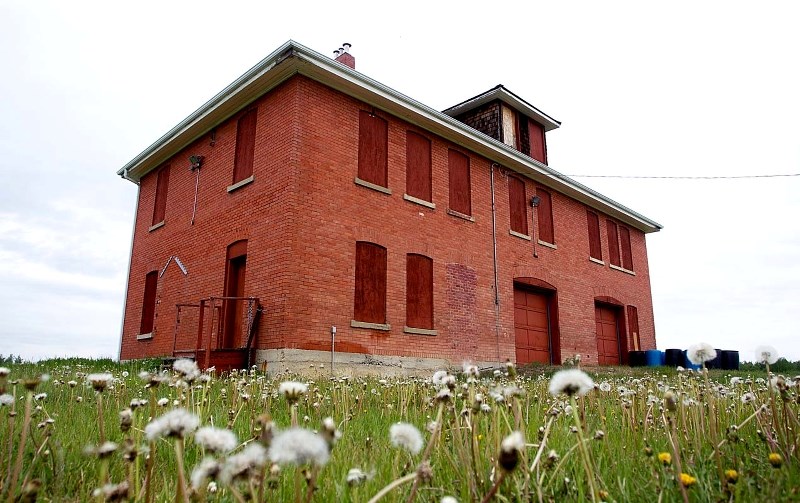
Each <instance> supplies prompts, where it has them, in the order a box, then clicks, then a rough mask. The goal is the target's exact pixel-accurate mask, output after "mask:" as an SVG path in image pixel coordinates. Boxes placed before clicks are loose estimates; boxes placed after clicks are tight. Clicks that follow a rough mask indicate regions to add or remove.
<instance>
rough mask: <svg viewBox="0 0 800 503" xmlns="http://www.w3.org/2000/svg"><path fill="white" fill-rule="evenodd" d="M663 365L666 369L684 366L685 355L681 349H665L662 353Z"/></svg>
mask: <svg viewBox="0 0 800 503" xmlns="http://www.w3.org/2000/svg"><path fill="white" fill-rule="evenodd" d="M664 365H666V366H667V367H679V366H683V365H686V354H685V353H684V351H683V350H682V349H667V350H666V351H664Z"/></svg>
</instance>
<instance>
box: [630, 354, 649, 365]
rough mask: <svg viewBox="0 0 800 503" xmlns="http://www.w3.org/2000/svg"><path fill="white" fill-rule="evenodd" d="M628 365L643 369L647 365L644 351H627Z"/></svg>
mask: <svg viewBox="0 0 800 503" xmlns="http://www.w3.org/2000/svg"><path fill="white" fill-rule="evenodd" d="M628 364H629V365H630V366H631V367H644V366H645V365H646V364H647V360H646V359H645V355H644V351H628Z"/></svg>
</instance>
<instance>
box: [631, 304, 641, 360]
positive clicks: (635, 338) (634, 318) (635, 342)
mask: <svg viewBox="0 0 800 503" xmlns="http://www.w3.org/2000/svg"><path fill="white" fill-rule="evenodd" d="M628 330H629V331H630V340H631V347H633V350H634V351H640V350H641V347H642V342H641V338H640V337H639V311H638V310H637V309H636V306H628Z"/></svg>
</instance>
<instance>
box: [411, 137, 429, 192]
mask: <svg viewBox="0 0 800 503" xmlns="http://www.w3.org/2000/svg"><path fill="white" fill-rule="evenodd" d="M406 194H408V195H409V196H412V197H416V198H417V199H422V200H423V201H428V202H431V201H432V196H431V141H430V140H429V139H427V138H425V137H424V136H422V135H418V134H417V133H414V132H413V131H408V132H407V133H406Z"/></svg>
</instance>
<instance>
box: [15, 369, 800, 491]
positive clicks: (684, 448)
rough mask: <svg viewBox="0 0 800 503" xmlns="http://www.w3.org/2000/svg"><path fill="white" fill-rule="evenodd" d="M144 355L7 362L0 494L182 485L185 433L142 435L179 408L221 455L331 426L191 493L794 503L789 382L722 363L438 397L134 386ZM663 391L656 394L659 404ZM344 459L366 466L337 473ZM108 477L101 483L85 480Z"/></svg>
mask: <svg viewBox="0 0 800 503" xmlns="http://www.w3.org/2000/svg"><path fill="white" fill-rule="evenodd" d="M157 366H158V364H157V362H154V361H149V362H134V363H129V364H122V365H120V364H116V363H114V362H111V361H107V360H106V361H91V360H57V361H55V360H54V361H47V362H41V363H39V364H37V365H33V364H21V365H16V364H15V365H11V366H9V370H10V374H9V375H8V377H7V378H5V381H4V382H0V389H2V388H4V390H3V391H2V392H3V393H6V394H8V395H11V396H12V397H13V400H12V402H11V403H10V404H9V405H3V406H0V453H2V454H1V455H0V474H2V477H0V497H2V499H4V500H6V501H14V500H15V499H16V498H20V497H35V496H34V495H36V494H37V493H38V496H39V497H40V498H41V499H42V500H49V499H52V500H58V501H92V500H94V501H103V500H109V501H111V500H114V499H116V498H119V500H122V499H123V498H122V497H121V496H119V495H114V494H112V493H111V490H112V487H111V485H112V484H114V485H117V489H118V491H120V492H122V491H123V490H124V489H125V488H124V487H119V484H122V483H126V484H127V491H125V492H124V493H123V494H127V499H128V500H130V501H148V500H149V501H172V500H175V499H176V495H177V493H178V492H179V491H178V488H179V487H181V484H182V482H181V481H182V480H183V478H184V477H185V480H187V484H188V483H190V477H191V471H192V470H193V468H195V467H196V466H198V465H199V464H200V463H201V461H202V460H203V459H204V456H206V455H208V454H209V453H204V452H203V448H202V447H201V446H200V445H198V444H197V443H196V442H195V441H194V438H193V436H192V434H191V433H187V435H186V438H185V439H184V441H183V442H181V444H180V445H177V444H176V443H175V442H176V440H175V439H174V438H168V437H159V438H157V439H155V440H153V441H149V440H148V439H147V438H146V436H145V433H144V431H145V427H146V426H147V425H148V424H149V423H150V422H151V420H152V419H154V418H158V417H160V416H162V415H163V414H164V413H166V412H167V411H169V410H173V409H176V408H182V409H185V410H186V411H188V412H189V413H191V414H194V415H196V416H197V417H198V418H199V420H200V423H201V425H203V426H206V425H213V426H216V427H219V428H227V429H230V430H231V431H233V432H234V433H235V434H236V436H237V437H238V439H239V445H238V446H237V448H236V449H234V451H233V452H232V455H236V454H237V453H241V452H243V450H244V449H245V447H246V446H247V445H250V444H255V443H258V442H263V443H265V444H269V439H270V438H271V437H272V436H274V435H275V434H278V433H279V432H280V431H282V430H286V429H288V428H289V427H290V425H291V424H292V421H293V417H294V418H295V419H294V420H295V421H296V422H297V424H298V426H299V427H300V428H307V429H310V430H314V431H320V430H321V428H322V423H323V420H324V419H325V418H327V417H331V418H333V420H334V422H335V426H336V428H337V429H338V431H340V432H341V438H339V439H338V441H337V442H336V443H335V444H333V446H332V448H331V449H330V460H329V461H328V462H327V463H325V464H324V466H315V465H314V464H313V463H311V464H303V465H301V466H298V467H294V466H291V465H284V466H281V467H278V466H273V465H272V463H271V462H267V464H266V465H264V466H263V467H259V468H258V469H257V470H256V472H257V473H251V475H253V476H252V477H249V478H247V479H246V480H244V481H243V482H235V481H234V482H231V483H224V482H223V481H222V480H214V478H215V475H212V477H211V479H210V481H212V482H213V483H212V484H211V486H209V485H208V484H207V483H203V484H202V487H199V488H197V489H196V490H191V489H190V493H191V494H190V495H187V497H190V498H193V499H196V500H201V501H202V500H206V499H207V500H208V501H237V500H239V501H253V500H258V499H259V498H260V500H262V501H296V500H298V499H302V500H306V499H310V500H312V501H354V502H360V501H368V500H370V499H371V498H374V497H375V496H376V495H378V494H379V493H380V492H381V490H382V489H385V488H387V486H391V487H390V488H389V489H388V490H387V491H386V492H385V495H382V496H381V501H408V500H415V501H437V502H438V501H440V500H441V499H442V498H443V497H444V496H452V497H455V498H456V499H457V500H458V501H462V502H466V501H475V502H479V501H482V500H484V499H485V498H486V497H487V496H489V497H490V498H491V499H492V500H497V501H591V500H597V501H631V502H639V501H681V500H683V499H684V496H683V494H684V493H685V494H686V498H687V499H688V500H690V501H708V502H712V501H714V502H716V501H793V500H797V499H800V494H798V489H797V488H798V487H800V469H798V467H799V466H800V457H799V455H798V450H797V447H798V443H799V442H800V439H799V438H798V433H797V432H798V431H799V430H800V428H798V412H799V411H800V406H798V387H797V386H796V384H795V383H796V381H795V380H793V379H789V378H786V379H783V380H782V381H781V382H782V384H781V385H780V386H778V385H777V384H776V386H775V387H774V389H772V390H770V388H769V387H768V384H769V383H768V381H767V379H766V377H767V376H766V373H763V374H756V373H752V374H749V373H748V374H744V373H740V374H739V377H737V379H736V380H734V383H732V382H731V377H732V376H731V375H730V374H729V373H725V372H722V371H709V373H708V374H707V376H705V375H704V374H703V373H698V372H675V371H674V370H667V369H656V370H651V371H632V370H631V369H624V368H617V369H588V370H587V373H588V374H589V375H591V376H592V378H593V379H594V382H595V385H596V386H595V389H594V390H592V391H591V392H589V393H588V394H586V395H585V396H582V397H577V398H576V397H568V396H564V395H557V396H553V395H552V394H550V393H549V392H548V384H549V382H550V378H551V374H552V370H553V369H536V370H534V371H532V372H528V373H526V374H525V375H519V376H509V375H507V373H506V372H505V369H503V371H499V372H496V373H493V372H491V371H488V372H483V373H481V374H480V375H479V376H478V377H477V378H476V377H474V375H473V376H471V377H469V378H468V376H467V375H464V374H462V373H461V372H460V369H459V371H458V372H457V373H456V372H455V371H454V374H455V375H456V376H457V379H455V380H454V382H452V383H450V388H449V389H450V396H449V397H446V398H444V399H441V398H440V399H438V400H437V399H436V396H437V394H438V393H439V392H440V389H441V388H443V387H446V386H447V385H446V384H438V385H435V384H433V383H432V382H431V379H430V378H411V377H408V378H380V377H375V378H345V377H331V376H329V375H327V374H326V373H323V372H322V371H321V370H320V371H317V373H315V370H314V369H311V370H310V373H309V375H308V376H306V377H303V378H301V377H299V376H289V375H279V376H275V377H273V378H270V377H268V376H266V375H264V374H262V373H259V372H256V371H250V372H238V373H233V374H225V375H222V376H217V375H211V376H210V379H208V380H206V379H205V378H202V379H196V380H193V381H192V382H191V384H187V383H186V379H185V378H184V379H181V377H180V376H179V375H178V374H176V373H175V372H171V371H170V372H168V374H167V375H166V376H165V377H166V380H165V381H164V382H162V383H160V384H159V385H158V386H150V387H147V386H146V383H145V382H144V381H142V380H141V379H140V378H139V377H138V375H139V373H140V372H141V371H147V372H151V373H155V372H158V368H157ZM97 372H109V373H111V374H112V375H113V376H114V378H115V379H114V382H113V383H112V384H111V385H110V386H109V387H108V388H106V389H105V390H103V391H102V392H97V391H95V390H94V389H93V388H92V387H91V385H90V384H88V383H87V382H86V376H87V375H88V374H91V373H97ZM42 374H48V375H49V379H48V380H43V381H42V382H41V383H39V384H37V385H36V386H35V389H33V390H31V392H30V393H27V390H26V389H25V388H24V386H23V383H24V382H25V380H26V379H30V378H35V377H38V376H41V375H42ZM706 377H707V378H706ZM287 380H300V381H302V382H303V383H305V384H307V386H308V388H307V392H306V393H303V394H302V395H301V396H300V397H299V399H298V400H297V402H296V403H294V404H288V403H287V400H286V397H284V396H283V395H281V394H280V393H279V385H280V383H281V382H284V381H287ZM737 380H740V382H735V381H737ZM71 382H72V383H73V385H70V383H71ZM667 392H669V394H671V395H672V398H671V402H670V401H669V400H668V401H667V402H666V403H665V400H664V395H665V393H667ZM101 393H102V394H101ZM42 394H46V396H43V395H42ZM28 396H30V397H31V398H30V400H31V402H30V403H31V408H30V414H29V415H26V413H25V408H26V401H27V399H28ZM100 397H102V418H98V400H99V399H100ZM770 397H772V399H771V398H770ZM712 399H713V408H712V407H711V406H710V405H709V402H710V400H712ZM132 400H147V403H146V404H139V403H136V405H137V406H135V407H134V408H133V411H132V420H131V421H130V425H129V428H127V429H125V428H124V427H122V422H121V416H120V412H121V411H123V410H125V409H128V408H131V401H132ZM159 400H160V401H161V403H162V404H163V405H159ZM711 410H714V411H715V414H714V416H713V417H712V416H711ZM26 416H29V419H28V420H27V428H25V426H26V420H25V418H26ZM437 419H438V420H437ZM100 421H102V425H103V429H102V431H104V434H105V440H107V441H109V442H113V443H114V444H116V448H115V449H112V450H111V451H110V452H106V451H107V450H108V449H111V447H113V446H106V447H107V448H106V450H103V449H102V446H101V445H100V444H101V442H100V436H99V434H100V431H101V429H100V428H99V422H100ZM400 421H402V422H406V423H410V424H412V425H415V426H416V427H417V428H418V429H419V430H420V431H422V432H423V436H424V439H425V443H426V445H425V447H424V448H423V449H422V450H421V452H419V453H417V454H412V453H410V452H408V451H406V450H403V449H401V448H398V447H395V446H393V445H392V442H391V439H390V438H389V429H390V427H391V426H392V425H393V424H394V423H397V422H400ZM432 423H436V424H432ZM271 424H274V431H269V428H270V426H269V425H271ZM712 429H713V430H712ZM123 430H125V431H123ZM515 431H519V432H520V433H521V435H522V437H523V438H524V441H525V446H524V448H523V449H522V450H521V451H520V453H519V455H520V460H519V463H518V464H517V465H515V468H513V469H512V470H511V471H508V472H507V473H506V472H504V468H503V466H501V464H500V462H499V460H498V459H499V457H500V450H501V444H502V443H503V440H504V439H505V438H506V437H508V436H509V435H510V434H512V432H515ZM712 432H713V433H712ZM267 433H269V434H267ZM434 434H435V436H437V437H438V439H434V440H433V441H432V438H431V437H432V436H434ZM712 439H716V442H714V441H713V440H712ZM23 441H24V444H22V442H23ZM717 453H718V454H717ZM664 454H669V456H668V457H669V458H670V459H669V461H667V459H666V458H667V456H664ZM176 456H178V457H179V458H180V460H181V461H182V463H178V462H177V460H176ZM717 456H718V457H717ZM224 457H225V456H219V459H220V460H224ZM17 459H20V460H21V461H20V468H19V471H18V474H17V476H16V478H15V477H14V472H15V466H16V462H17ZM718 460H719V461H718ZM718 462H719V465H718ZM180 465H183V467H184V470H183V471H185V473H183V474H182V475H181V473H179V469H180V468H179V467H180ZM679 465H680V467H678V466H679ZM148 466H152V468H148ZM353 468H357V469H359V470H361V472H363V474H364V475H365V476H364V477H361V478H358V479H357V480H356V479H355V478H353V479H352V482H351V483H348V472H350V470H351V469H353ZM720 468H721V469H722V472H723V474H724V475H723V477H722V478H721V477H720ZM148 474H149V475H148ZM682 474H683V476H682ZM401 479H403V480H401ZM310 481H313V483H312V484H310V485H309V482H310ZM398 481H400V482H398ZM498 481H499V482H498ZM393 483H396V484H395V485H394V486H392V484H393ZM106 484H107V487H106V492H107V493H108V494H105V493H103V492H102V490H101V489H102V486H103V485H106ZM495 486H496V487H495ZM96 490H101V491H96ZM493 490H496V494H491V491H493ZM178 498H179V500H181V501H184V497H183V495H178Z"/></svg>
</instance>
